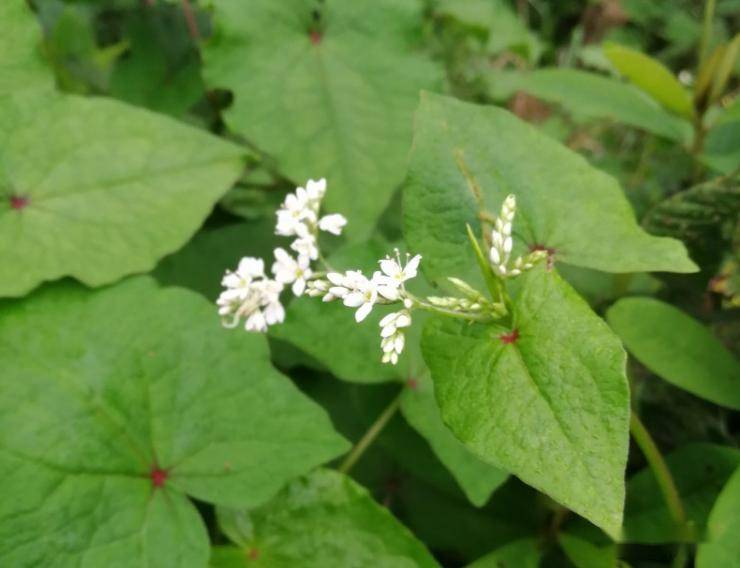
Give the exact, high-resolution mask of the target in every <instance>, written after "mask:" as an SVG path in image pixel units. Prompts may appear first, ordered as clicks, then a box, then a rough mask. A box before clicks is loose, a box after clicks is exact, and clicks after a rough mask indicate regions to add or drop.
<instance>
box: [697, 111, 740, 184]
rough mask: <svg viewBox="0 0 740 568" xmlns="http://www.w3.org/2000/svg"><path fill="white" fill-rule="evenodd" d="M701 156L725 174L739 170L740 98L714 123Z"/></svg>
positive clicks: (708, 163)
mask: <svg viewBox="0 0 740 568" xmlns="http://www.w3.org/2000/svg"><path fill="white" fill-rule="evenodd" d="M701 158H702V160H703V161H704V163H706V164H707V165H708V166H709V167H711V168H713V169H715V170H717V171H719V172H722V173H724V174H727V175H729V174H731V173H733V172H735V173H736V172H737V168H738V164H740V100H737V99H736V100H735V102H734V103H733V104H732V105H730V107H729V108H728V109H727V110H726V111H725V112H724V113H722V114H721V115H720V117H719V118H718V119H717V122H715V123H714V124H713V125H712V128H711V129H710V130H709V134H707V138H706V141H705V143H704V155H703V156H702V157H701Z"/></svg>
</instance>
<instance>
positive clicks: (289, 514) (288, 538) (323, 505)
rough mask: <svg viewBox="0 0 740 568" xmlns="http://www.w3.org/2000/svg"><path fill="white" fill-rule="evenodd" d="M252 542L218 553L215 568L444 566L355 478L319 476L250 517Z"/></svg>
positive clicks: (292, 486)
mask: <svg viewBox="0 0 740 568" xmlns="http://www.w3.org/2000/svg"><path fill="white" fill-rule="evenodd" d="M250 517H251V521H252V527H253V538H252V540H251V542H249V543H245V545H244V546H243V548H242V549H239V548H235V547H217V548H215V549H214V551H213V555H212V557H211V565H212V566H213V567H214V568H232V567H234V568H236V567H239V566H255V567H257V566H269V567H270V568H282V567H284V568H293V567H295V566H301V568H314V567H315V568H326V567H327V566H352V567H356V568H365V567H366V568H375V567H378V566H382V567H383V568H385V567H388V568H394V567H398V568H406V567H409V568H411V567H414V566H416V567H420V568H422V567H434V566H439V565H438V564H437V562H436V561H435V560H434V558H433V557H432V555H431V554H429V552H428V551H427V550H426V548H424V545H423V544H422V543H421V542H419V541H418V540H416V538H414V536H413V535H412V534H411V533H410V532H409V531H408V529H406V528H405V527H404V526H403V525H401V523H399V522H398V521H397V520H396V519H395V518H394V517H393V515H391V513H390V512H389V511H388V510H387V509H386V508H385V507H381V506H380V505H379V504H378V503H376V502H375V501H374V500H373V499H372V497H371V496H370V495H369V494H368V492H367V491H366V490H365V489H364V488H362V487H361V486H359V485H357V484H356V483H355V482H354V481H352V480H351V479H350V478H349V477H346V476H344V475H342V474H340V473H337V472H335V471H329V470H319V471H316V472H314V473H313V474H311V475H309V476H307V477H306V478H304V479H299V480H297V481H294V482H293V483H291V484H290V485H289V486H288V487H286V488H285V489H284V490H283V491H282V492H281V493H280V494H279V495H278V496H277V497H276V498H275V499H273V500H272V501H271V502H269V503H268V504H266V505H264V506H263V507H261V508H259V509H257V510H255V511H251V512H250Z"/></svg>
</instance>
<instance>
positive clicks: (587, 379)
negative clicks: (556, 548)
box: [422, 269, 629, 535]
mask: <svg viewBox="0 0 740 568" xmlns="http://www.w3.org/2000/svg"><path fill="white" fill-rule="evenodd" d="M523 278H524V279H525V282H524V283H523V288H522V290H521V292H520V294H519V296H518V297H517V298H516V322H515V324H514V329H516V332H517V333H512V332H513V330H511V329H502V328H500V327H499V326H492V325H490V326H489V325H480V324H476V325H470V324H468V323H465V322H460V321H459V320H451V319H443V318H437V319H432V320H429V323H428V325H427V326H426V328H425V330H424V335H423V339H422V349H423V352H424V359H425V360H426V362H427V365H428V366H429V369H430V370H431V373H432V378H433V380H434V385H435V392H436V393H437V400H438V402H439V405H440V408H441V411H442V417H443V418H444V420H445V422H446V423H447V425H448V426H449V427H450V429H451V430H452V432H453V433H454V434H455V435H456V436H457V437H458V438H459V439H460V440H461V441H462V442H463V443H464V444H465V445H466V446H467V447H468V448H470V449H471V450H472V451H473V452H474V453H475V454H477V455H478V456H479V457H480V458H481V459H483V460H485V461H487V462H489V463H491V464H492V465H495V466H497V467H500V468H502V469H504V470H506V471H509V472H511V473H513V474H514V475H516V476H517V477H519V478H520V479H522V481H524V482H526V483H528V484H530V485H532V486H534V487H536V488H537V489H540V490H541V491H543V492H545V493H547V494H548V495H550V496H551V497H553V498H554V499H556V500H558V501H560V502H561V503H562V504H564V505H565V506H567V507H568V508H570V509H572V510H573V511H575V512H577V513H579V514H581V515H583V516H584V517H586V518H587V519H588V520H590V521H591V522H593V523H594V524H596V525H598V526H600V527H601V528H603V529H604V530H606V531H607V532H608V533H610V534H612V535H616V534H617V533H618V531H619V528H620V526H621V523H622V509H623V504H624V469H625V464H626V461H627V447H628V419H629V393H628V387H627V380H626V377H625V353H624V350H623V349H622V346H621V344H620V343H619V340H618V339H617V338H616V337H615V336H614V335H613V334H612V332H611V331H610V330H609V328H608V327H607V326H606V324H605V323H604V322H603V321H602V320H601V319H599V318H598V317H597V316H596V315H594V314H593V312H591V310H590V308H589V307H588V305H587V304H586V303H585V302H584V301H583V300H582V299H581V298H580V297H579V296H578V295H577V294H576V293H575V292H574V291H573V289H572V288H571V287H570V286H569V285H568V284H567V283H565V282H564V281H563V280H562V279H561V278H560V277H559V276H558V275H557V274H556V273H555V272H545V271H544V270H542V269H536V270H535V271H534V272H532V273H529V274H527V275H526V276H525V277H523ZM502 335H503V337H502Z"/></svg>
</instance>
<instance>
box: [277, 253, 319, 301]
mask: <svg viewBox="0 0 740 568" xmlns="http://www.w3.org/2000/svg"><path fill="white" fill-rule="evenodd" d="M310 264H311V260H310V259H309V258H308V257H307V256H299V257H298V260H296V259H294V258H293V257H292V256H290V255H289V254H288V253H287V252H286V251H285V249H282V248H276V249H275V263H274V264H273V265H272V273H273V274H274V275H275V280H277V281H278V282H280V283H282V284H290V283H291V282H292V283H293V286H292V288H291V289H292V290H293V294H295V295H296V296H300V295H301V294H303V291H304V290H305V289H306V281H307V280H308V278H309V277H310V276H311V274H312V271H311V268H310Z"/></svg>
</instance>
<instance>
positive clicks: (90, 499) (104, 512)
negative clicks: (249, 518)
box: [0, 278, 347, 567]
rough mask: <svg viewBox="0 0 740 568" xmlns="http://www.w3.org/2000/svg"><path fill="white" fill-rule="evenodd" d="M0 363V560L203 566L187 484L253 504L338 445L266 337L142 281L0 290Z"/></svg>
mask: <svg viewBox="0 0 740 568" xmlns="http://www.w3.org/2000/svg"><path fill="white" fill-rule="evenodd" d="M0 367H1V368H2V369H3V374H2V376H1V377H0V382H1V383H2V393H3V396H2V397H0V448H1V449H0V473H2V476H3V487H4V491H5V492H6V493H5V494H6V495H12V496H13V498H12V499H3V500H2V501H0V519H1V521H0V564H2V565H4V566H52V565H53V566H80V565H83V564H84V565H90V566H124V565H126V566H128V565H152V566H173V567H174V566H177V567H181V566H187V567H189V566H193V567H197V566H203V565H204V564H205V562H206V559H207V557H208V538H207V534H206V528H205V526H204V525H203V523H202V521H201V520H200V518H199V515H198V513H197V511H196V509H195V507H194V505H193V504H192V503H191V502H190V501H189V500H188V499H187V498H186V496H192V497H194V498H197V499H199V500H202V501H206V502H209V503H216V504H222V505H227V506H233V507H240V506H258V505H260V504H262V503H264V502H266V501H267V500H269V499H270V498H271V497H272V496H273V495H275V494H276V493H277V492H278V491H279V490H280V488H281V487H282V486H283V484H284V483H286V482H287V481H288V480H290V479H292V478H294V477H296V476H299V475H302V474H304V473H306V472H307V471H310V470H311V469H312V468H313V467H315V466H317V465H319V464H321V463H324V462H326V461H327V460H330V459H332V458H334V457H336V456H337V455H338V454H340V453H341V452H343V451H346V449H347V443H346V442H345V441H344V440H343V439H342V438H341V437H340V436H339V435H338V434H336V433H335V432H334V430H333V429H332V427H331V423H330V421H329V419H328V417H327V415H326V414H325V413H324V411H323V410H322V409H320V408H319V407H318V406H317V405H316V404H315V403H313V402H311V401H309V400H308V399H307V398H305V396H304V395H303V394H302V393H300V392H299V391H298V390H297V389H296V388H295V386H293V384H292V383H291V382H290V381H289V380H288V379H286V378H285V377H284V376H282V375H280V374H279V373H278V372H276V371H275V370H274V369H273V368H272V366H271V365H270V363H269V354H268V350H267V344H266V342H265V339H264V337H262V336H259V335H250V334H246V333H231V332H228V331H226V330H222V329H220V328H219V324H218V316H217V315H216V314H215V312H214V309H213V306H212V305H211V304H210V303H209V302H207V301H205V300H204V299H202V298H200V297H199V296H197V295H196V294H193V293H192V292H188V291H185V290H178V289H159V288H157V286H156V285H155V284H154V282H153V281H152V280H151V279H149V278H137V279H132V280H128V281H125V282H123V283H121V284H119V285H117V286H115V287H112V288H107V289H104V290H101V291H97V292H90V291H87V290H83V289H82V287H81V286H78V285H69V284H64V285H56V286H53V287H49V288H46V289H44V290H42V291H40V292H38V293H37V294H34V296H33V297H32V298H31V299H28V300H25V301H22V302H21V301H16V302H13V303H11V302H7V301H6V302H5V303H4V305H3V306H2V316H0ZM165 472H166V473H165Z"/></svg>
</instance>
